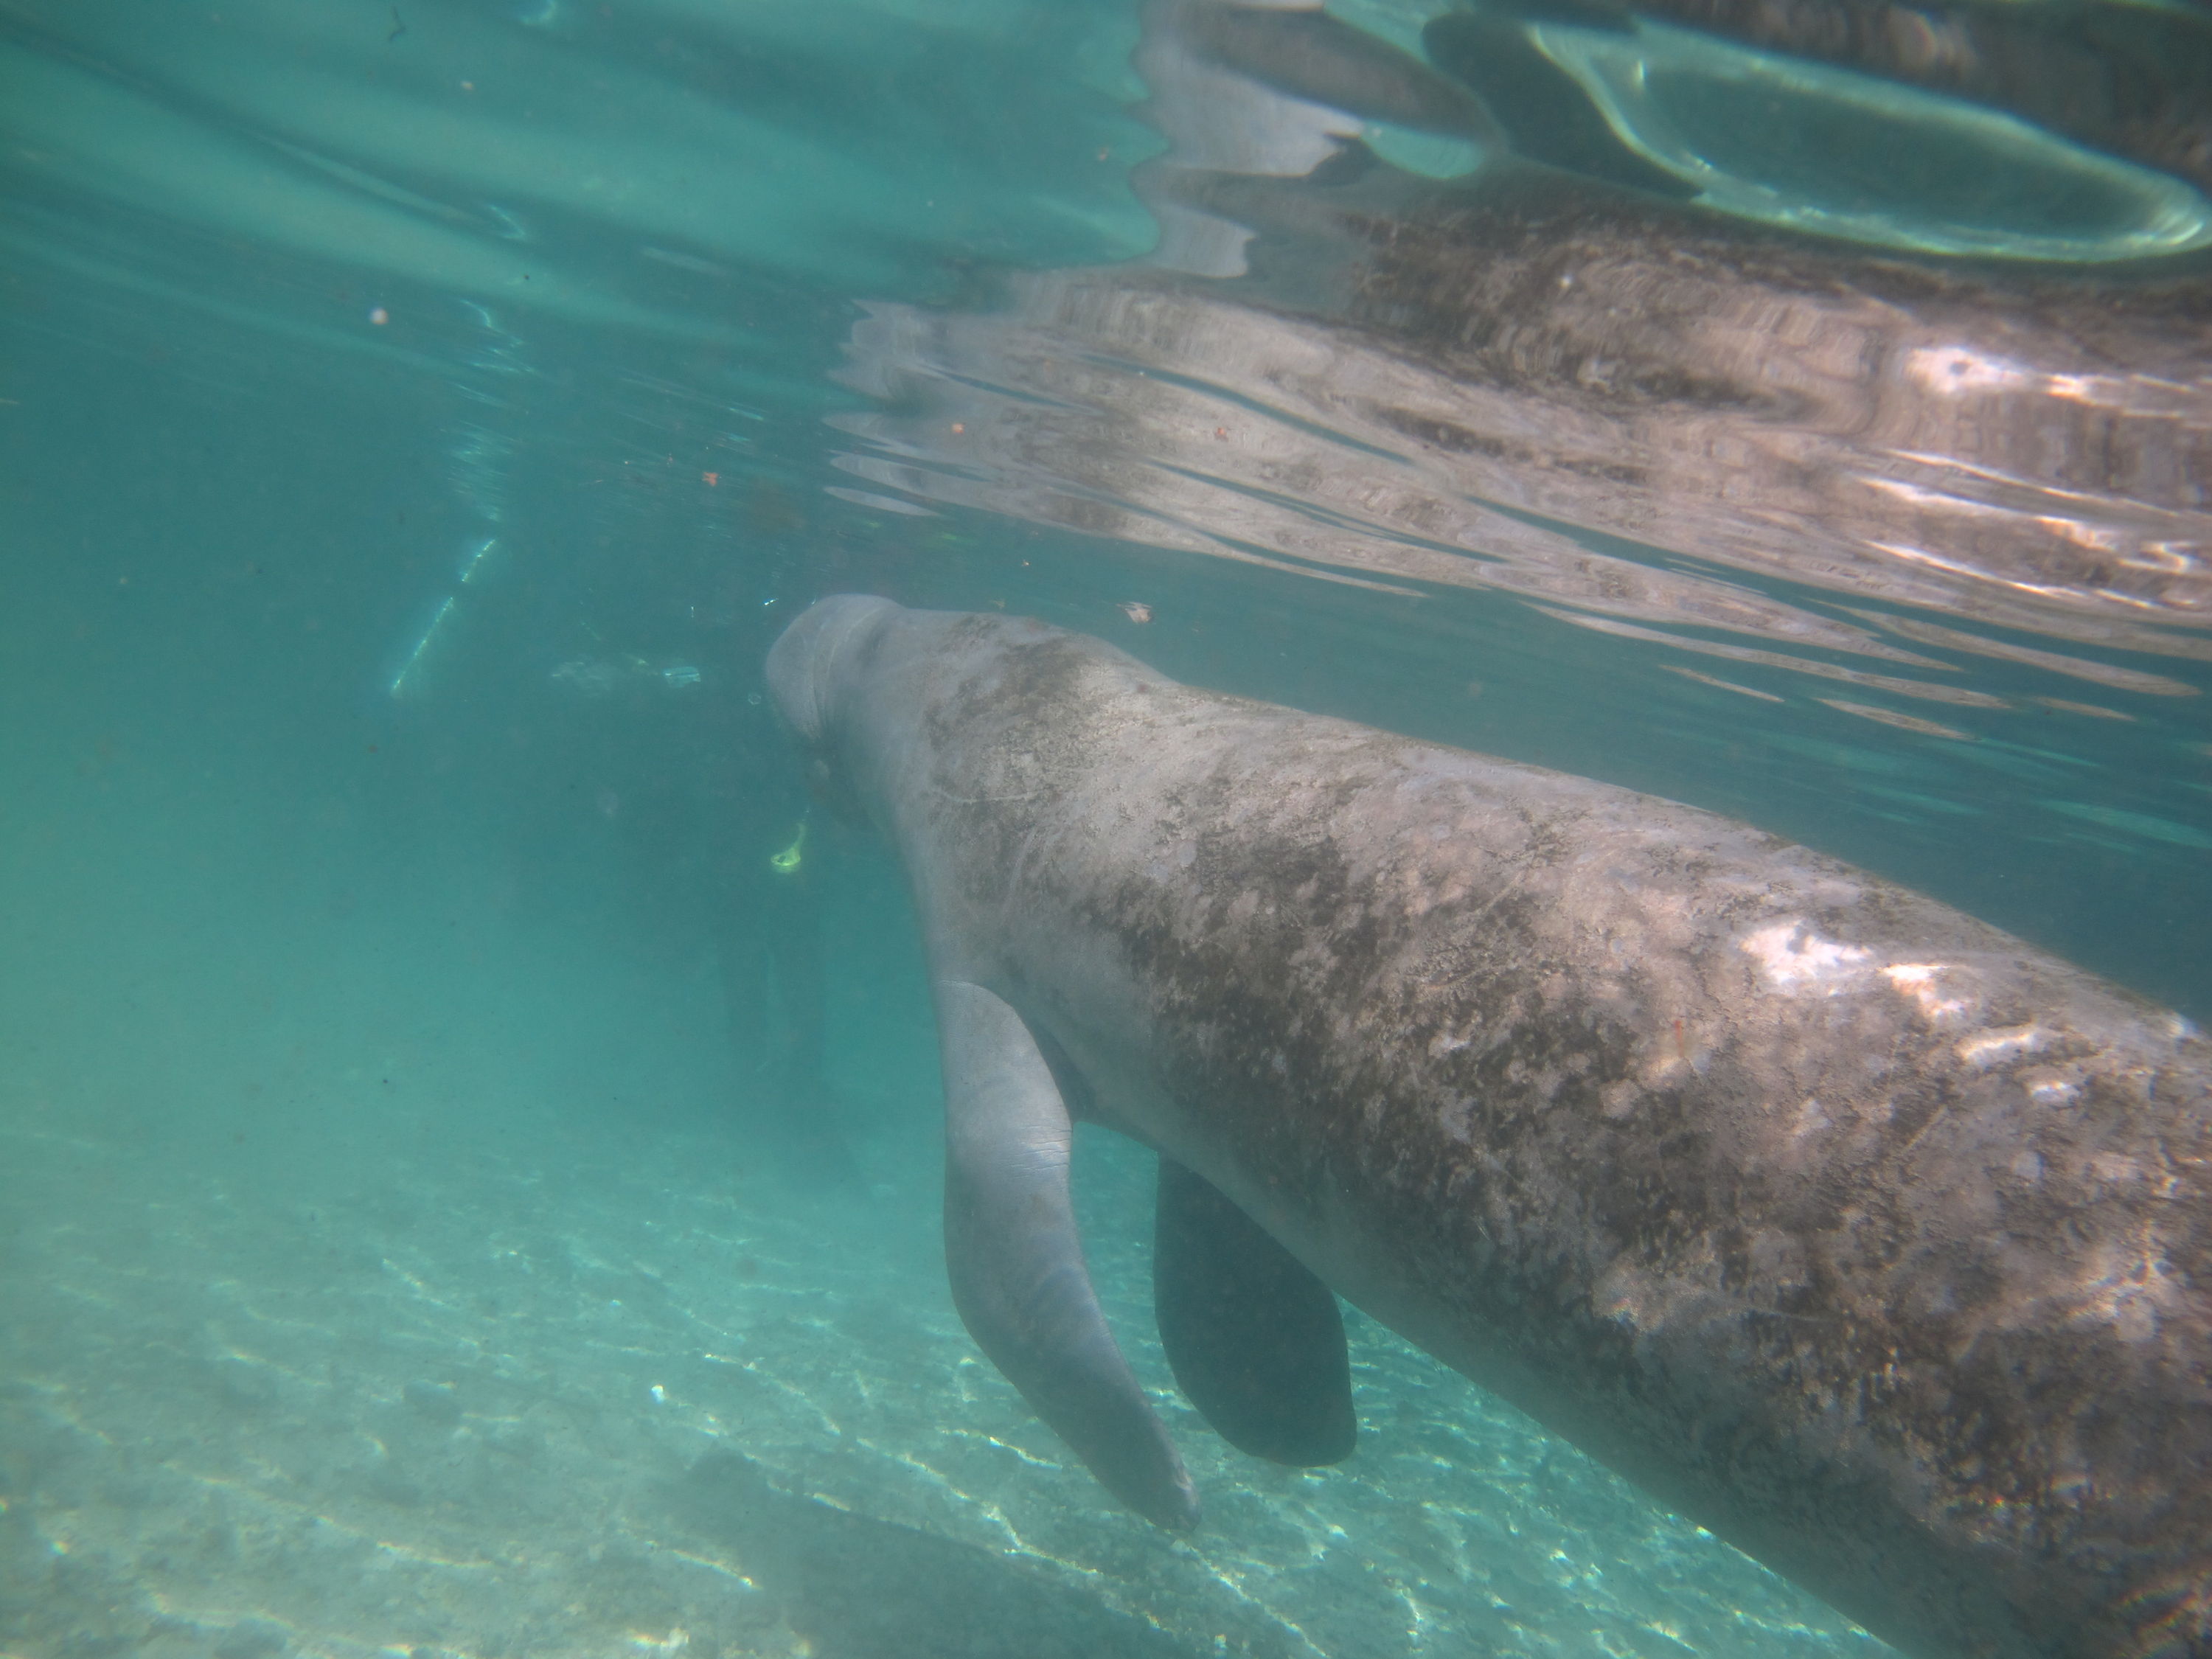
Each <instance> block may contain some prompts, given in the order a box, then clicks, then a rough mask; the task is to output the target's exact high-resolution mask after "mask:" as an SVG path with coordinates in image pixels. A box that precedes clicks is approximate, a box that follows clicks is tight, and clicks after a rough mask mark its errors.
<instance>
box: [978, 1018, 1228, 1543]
mask: <svg viewBox="0 0 2212 1659" xmlns="http://www.w3.org/2000/svg"><path fill="white" fill-rule="evenodd" d="M936 991H937V1021H938V1036H939V1044H940V1046H941V1048H942V1051H943V1062H944V1068H945V1265H946V1267H947V1270H948V1272H949V1273H950V1274H951V1281H952V1301H953V1304H954V1305H955V1306H956V1307H957V1308H958V1309H959V1310H960V1317H961V1320H962V1322H963V1323H964V1324H965V1325H966V1326H967V1327H968V1332H969V1335H971V1336H973V1337H974V1338H975V1342H976V1346H979V1347H981V1349H982V1350H983V1352H985V1353H986V1354H987V1355H988V1356H990V1359H991V1363H992V1364H994V1365H996V1366H997V1367H998V1368H999V1370H1000V1371H1001V1372H1002V1373H1004V1374H1005V1376H1006V1380H1007V1381H1008V1382H1010V1383H1012V1384H1013V1385H1014V1386H1015V1387H1016V1388H1017V1389H1020V1390H1021V1393H1022V1397H1023V1398H1024V1400H1026V1401H1029V1403H1030V1406H1031V1407H1033V1408H1034V1409H1035V1410H1036V1414H1037V1415H1038V1416H1039V1417H1041V1418H1042V1419H1044V1420H1045V1423H1046V1424H1047V1425H1048V1426H1049V1427H1050V1428H1051V1429H1052V1430H1053V1431H1054V1432H1055V1433H1056V1434H1058V1435H1059V1436H1060V1438H1061V1439H1062V1440H1065V1441H1066V1443H1068V1445H1069V1446H1071V1447H1072V1448H1073V1449H1074V1451H1075V1453H1076V1455H1078V1456H1079V1457H1080V1458H1082V1460H1083V1461H1084V1462H1085V1464H1086V1465H1088V1466H1089V1468H1090V1470H1091V1474H1095V1475H1097V1477H1098V1479H1099V1480H1100V1482H1101V1483H1102V1484H1103V1485H1104V1486H1105V1487H1106V1489H1107V1490H1108V1491H1109V1492H1112V1493H1113V1494H1114V1496H1115V1497H1116V1498H1120V1499H1121V1501H1122V1502H1123V1503H1124V1504H1127V1505H1128V1506H1129V1507H1130V1508H1131V1509H1133V1510H1136V1512H1137V1513H1138V1514H1139V1515H1141V1516H1144V1517H1145V1518H1146V1520H1147V1521H1150V1522H1152V1523H1153V1524H1154V1525H1156V1526H1161V1527H1168V1528H1175V1529H1177V1530H1182V1529H1184V1528H1189V1527H1192V1526H1194V1525H1196V1524H1197V1522H1198V1494H1197V1492H1196V1491H1195V1489H1194V1488H1193V1486H1191V1482H1190V1476H1189V1475H1188V1474H1185V1473H1184V1471H1183V1467H1182V1458H1181V1457H1180V1456H1178V1455H1176V1449H1175V1446H1174V1444H1173V1443H1172V1442H1170V1440H1169V1438H1168V1432H1167V1429H1166V1428H1165V1426H1164V1425H1163V1424H1162V1423H1161V1422H1160V1420H1159V1419H1158V1417H1156V1416H1154V1415H1153V1413H1152V1407H1151V1406H1150V1405H1149V1404H1147V1403H1146V1400H1145V1395H1144V1390H1142V1389H1139V1387H1138V1386H1137V1379H1136V1377H1135V1376H1133V1375H1132V1374H1131V1372H1130V1370H1129V1364H1128V1361H1127V1360H1126V1359H1124V1358H1122V1357H1121V1349H1120V1348H1118V1347H1116V1346H1115V1343H1114V1334H1113V1333H1112V1332H1111V1331H1109V1329H1108V1328H1107V1327H1106V1316H1105V1314H1104V1313H1103V1311H1101V1310H1100V1309H1099V1306H1098V1297H1097V1293H1096V1292H1095V1291H1092V1289H1091V1274H1090V1272H1089V1270H1088V1269H1087V1268H1086V1267H1085V1266H1084V1262H1083V1246H1082V1243H1081V1242H1080V1241H1079V1239H1078V1237H1076V1231H1075V1212H1074V1209H1073V1206H1072V1205H1071V1203H1070V1201H1069V1199H1068V1190H1067V1164H1068V1153H1069V1150H1070V1147H1071V1146H1072V1144H1073V1139H1074V1132H1073V1127H1072V1126H1071V1125H1070V1123H1069V1121H1068V1115H1067V1108H1066V1105H1065V1104H1064V1103H1062V1101H1061V1099H1060V1090H1059V1088H1058V1087H1057V1086H1056V1085H1054V1082H1053V1079H1052V1073H1051V1071H1050V1069H1049V1068H1048V1066H1046V1064H1045V1060H1044V1056H1043V1055H1042V1054H1041V1053H1040V1052H1039V1051H1038V1048H1037V1044H1036V1038H1035V1037H1033V1036H1031V1035H1030V1030H1029V1027H1028V1026H1027V1025H1025V1024H1024V1023H1023V1021H1022V1017H1021V1016H1020V1015H1019V1014H1018V1013H1016V1012H1014V1011H1013V1009H1012V1008H1011V1007H1010V1006H1007V1004H1006V1002H1005V1001H1004V1000H1002V999H1001V998H1000V997H998V996H997V995H995V994H993V993H992V992H990V991H987V990H985V989H984V988H983V987H981V986H980V985H972V984H969V983H967V982H965V981H954V980H940V981H939V982H938V984H937V987H936Z"/></svg>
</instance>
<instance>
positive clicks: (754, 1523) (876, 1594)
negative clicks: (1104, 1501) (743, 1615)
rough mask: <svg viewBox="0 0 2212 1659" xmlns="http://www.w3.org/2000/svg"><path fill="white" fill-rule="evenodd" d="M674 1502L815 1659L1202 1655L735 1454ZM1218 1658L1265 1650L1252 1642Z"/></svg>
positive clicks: (1090, 1599)
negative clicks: (790, 1487)
mask: <svg viewBox="0 0 2212 1659" xmlns="http://www.w3.org/2000/svg"><path fill="white" fill-rule="evenodd" d="M670 1496H671V1510H672V1511H673V1515H674V1518H675V1519H676V1520H677V1522H678V1523H679V1524H682V1525H684V1526H687V1527H689V1528H692V1529H694V1530H696V1531H697V1532H698V1533H700V1534H702V1535H703V1536H705V1537H706V1538H708V1539H711V1540H713V1541H714V1542H716V1543H719V1544H722V1545H725V1546H726V1547H728V1548H729V1549H730V1550H731V1551H732V1553H734V1554H735V1555H736V1556H737V1557H738V1559H740V1560H742V1561H744V1563H745V1565H746V1569H747V1573H748V1576H749V1577H751V1578H752V1580H753V1581H754V1583H757V1584H758V1585H759V1586H760V1588H761V1589H762V1591H763V1593H764V1594H765V1595H768V1596H769V1597H770V1598H771V1599H772V1600H773V1601H775V1603H776V1607H777V1611H778V1612H779V1613H781V1615H782V1618H783V1620H784V1622H785V1623H786V1624H787V1625H788V1626H790V1627H791V1628H792V1629H793V1630H794V1631H796V1632H799V1634H800V1635H801V1636H803V1637H804V1638H806V1640H807V1641H808V1643H810V1644H811V1648H812V1651H813V1653H814V1655H815V1659H912V1656H914V1655H915V1654H929V1655H932V1656H933V1659H1184V1656H1192V1659H1194V1656H1196V1655H1198V1654H1199V1653H1200V1652H1201V1651H1203V1650H1200V1649H1198V1648H1194V1647H1190V1646H1187V1645H1186V1644H1183V1643H1182V1642H1180V1641H1178V1640H1176V1638H1174V1637H1171V1636H1170V1635H1169V1634H1167V1633H1166V1632H1164V1631H1161V1630H1159V1629H1158V1628H1156V1627H1154V1626H1152V1625H1149V1624H1147V1623H1146V1622H1145V1621H1144V1620H1141V1619H1139V1618H1136V1617H1134V1616H1133V1615H1131V1614H1129V1613H1123V1612H1121V1611H1119V1610H1117V1609H1116V1608H1114V1607H1109V1606H1108V1605H1107V1604H1106V1603H1105V1602H1103V1601H1100V1600H1099V1599H1098V1598H1097V1597H1095V1596H1092V1595H1086V1594H1085V1593H1083V1592H1082V1591H1080V1590H1079V1589H1074V1588H1073V1587H1071V1586H1069V1585H1066V1584H1061V1583H1051V1582H1049V1581H1048V1580H1046V1579H1043V1578H1042V1577H1037V1576H1036V1575H1034V1574H1032V1573H1030V1572H1029V1571H1025V1570H1024V1568H1023V1567H1022V1566H1021V1565H1019V1564H1018V1562H1017V1561H1016V1560H1014V1559H1012V1558H1010V1557H1007V1556H1005V1555H1000V1554H994V1553H991V1552H989V1551H987V1550H981V1549H977V1548H975V1547H973V1546H971V1545H967V1544H962V1543H957V1542H955V1541H952V1540H950V1539H945V1538H939V1537H936V1536H933V1534H929V1533H926V1532H922V1531H920V1530H918V1529H916V1528H913V1527H908V1526H902V1525H901V1524H899V1523H898V1522H890V1521H878V1520H873V1519H871V1518H870V1517H868V1516H864V1515H858V1514H854V1513H852V1512H850V1511H848V1510H842V1509H839V1508H837V1507H836V1505H834V1504H828V1503H825V1502H823V1501H822V1500H821V1499H819V1498H807V1497H802V1496H799V1495H798V1494H796V1493H793V1492H784V1491H781V1490H780V1489H779V1488H778V1487H777V1486H775V1484H774V1483H773V1482H771V1481H770V1480H769V1477H768V1474H767V1471H766V1470H764V1469H763V1468H762V1467H761V1465H759V1464H758V1463H756V1462H753V1461H752V1460H751V1459H750V1458H748V1457H744V1456H742V1455H738V1454H736V1453H733V1452H726V1451H712V1452H708V1454H707V1455H705V1456H703V1457H702V1458H701V1459H700V1460H699V1461H698V1462H697V1463H696V1464H695V1465H693V1467H692V1468H691V1470H690V1473H689V1474H687V1475H686V1476H685V1477H684V1479H683V1480H680V1481H678V1482H676V1483H675V1484H674V1486H673V1487H672V1489H671V1494H670ZM1212 1651H1214V1652H1227V1651H1236V1652H1239V1653H1255V1654H1256V1653H1260V1652H1262V1651H1263V1650H1261V1649H1258V1648H1255V1647H1251V1646H1249V1645H1248V1644H1244V1643H1235V1644H1232V1645H1231V1647H1230V1648H1214V1649H1212ZM1264 1651H1267V1652H1271V1653H1272V1652H1273V1651H1279V1650H1264Z"/></svg>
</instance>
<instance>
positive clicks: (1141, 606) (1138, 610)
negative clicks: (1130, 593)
mask: <svg viewBox="0 0 2212 1659" xmlns="http://www.w3.org/2000/svg"><path fill="white" fill-rule="evenodd" d="M1121 614H1122V615H1123V616H1125V617H1127V618H1128V619H1129V620H1130V621H1131V622H1133V623H1148V622H1150V621H1152V606H1150V605H1146V603H1145V602H1144V601H1143V600H1141V599H1131V600H1129V601H1128V602H1127V603H1126V604H1125V605H1122V606H1121Z"/></svg>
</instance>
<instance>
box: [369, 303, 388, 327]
mask: <svg viewBox="0 0 2212 1659" xmlns="http://www.w3.org/2000/svg"><path fill="white" fill-rule="evenodd" d="M368 320H369V321H370V322H372V323H374V324H375V325H376V326H377V327H379V328H382V327H383V326H384V325H386V323H388V322H390V321H391V320H392V313H390V312H388V311H386V309H385V308H384V307H382V306H379V307H376V308H375V309H374V311H372V312H370V313H368Z"/></svg>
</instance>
